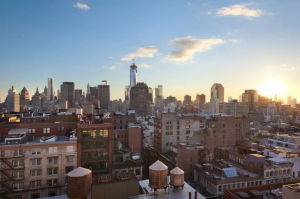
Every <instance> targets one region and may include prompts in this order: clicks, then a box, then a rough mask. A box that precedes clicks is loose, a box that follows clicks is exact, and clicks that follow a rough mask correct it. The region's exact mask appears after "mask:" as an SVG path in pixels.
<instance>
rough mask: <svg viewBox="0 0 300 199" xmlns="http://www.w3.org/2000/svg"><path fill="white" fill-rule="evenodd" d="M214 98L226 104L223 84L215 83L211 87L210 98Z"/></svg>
mask: <svg viewBox="0 0 300 199" xmlns="http://www.w3.org/2000/svg"><path fill="white" fill-rule="evenodd" d="M212 96H214V97H215V98H216V99H218V100H219V102H224V87H223V86H222V84H217V83H214V85H213V86H212V87H211V92H210V98H211V97H212Z"/></svg>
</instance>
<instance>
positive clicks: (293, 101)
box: [291, 98, 297, 108]
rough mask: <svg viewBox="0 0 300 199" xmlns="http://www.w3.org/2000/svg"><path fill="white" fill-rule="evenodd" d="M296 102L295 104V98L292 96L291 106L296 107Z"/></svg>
mask: <svg viewBox="0 0 300 199" xmlns="http://www.w3.org/2000/svg"><path fill="white" fill-rule="evenodd" d="M296 104H297V98H293V99H292V106H291V107H292V108H296Z"/></svg>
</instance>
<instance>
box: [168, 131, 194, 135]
mask: <svg viewBox="0 0 300 199" xmlns="http://www.w3.org/2000/svg"><path fill="white" fill-rule="evenodd" d="M190 133H191V131H185V134H190ZM166 135H173V132H166ZM177 135H180V132H179V131H177Z"/></svg>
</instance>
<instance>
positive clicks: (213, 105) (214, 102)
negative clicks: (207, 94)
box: [209, 96, 219, 114]
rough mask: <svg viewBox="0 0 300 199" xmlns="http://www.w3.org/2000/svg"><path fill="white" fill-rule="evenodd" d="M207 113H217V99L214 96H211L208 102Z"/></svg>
mask: <svg viewBox="0 0 300 199" xmlns="http://www.w3.org/2000/svg"><path fill="white" fill-rule="evenodd" d="M209 113H210V114H218V113H219V100H218V99H216V97H215V96H212V98H211V99H210V104H209Z"/></svg>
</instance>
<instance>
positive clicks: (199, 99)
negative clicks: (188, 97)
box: [195, 93, 201, 105]
mask: <svg viewBox="0 0 300 199" xmlns="http://www.w3.org/2000/svg"><path fill="white" fill-rule="evenodd" d="M200 101H201V96H200V95H199V93H197V95H196V101H195V102H196V103H195V104H197V105H198V104H199V102H200Z"/></svg>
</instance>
